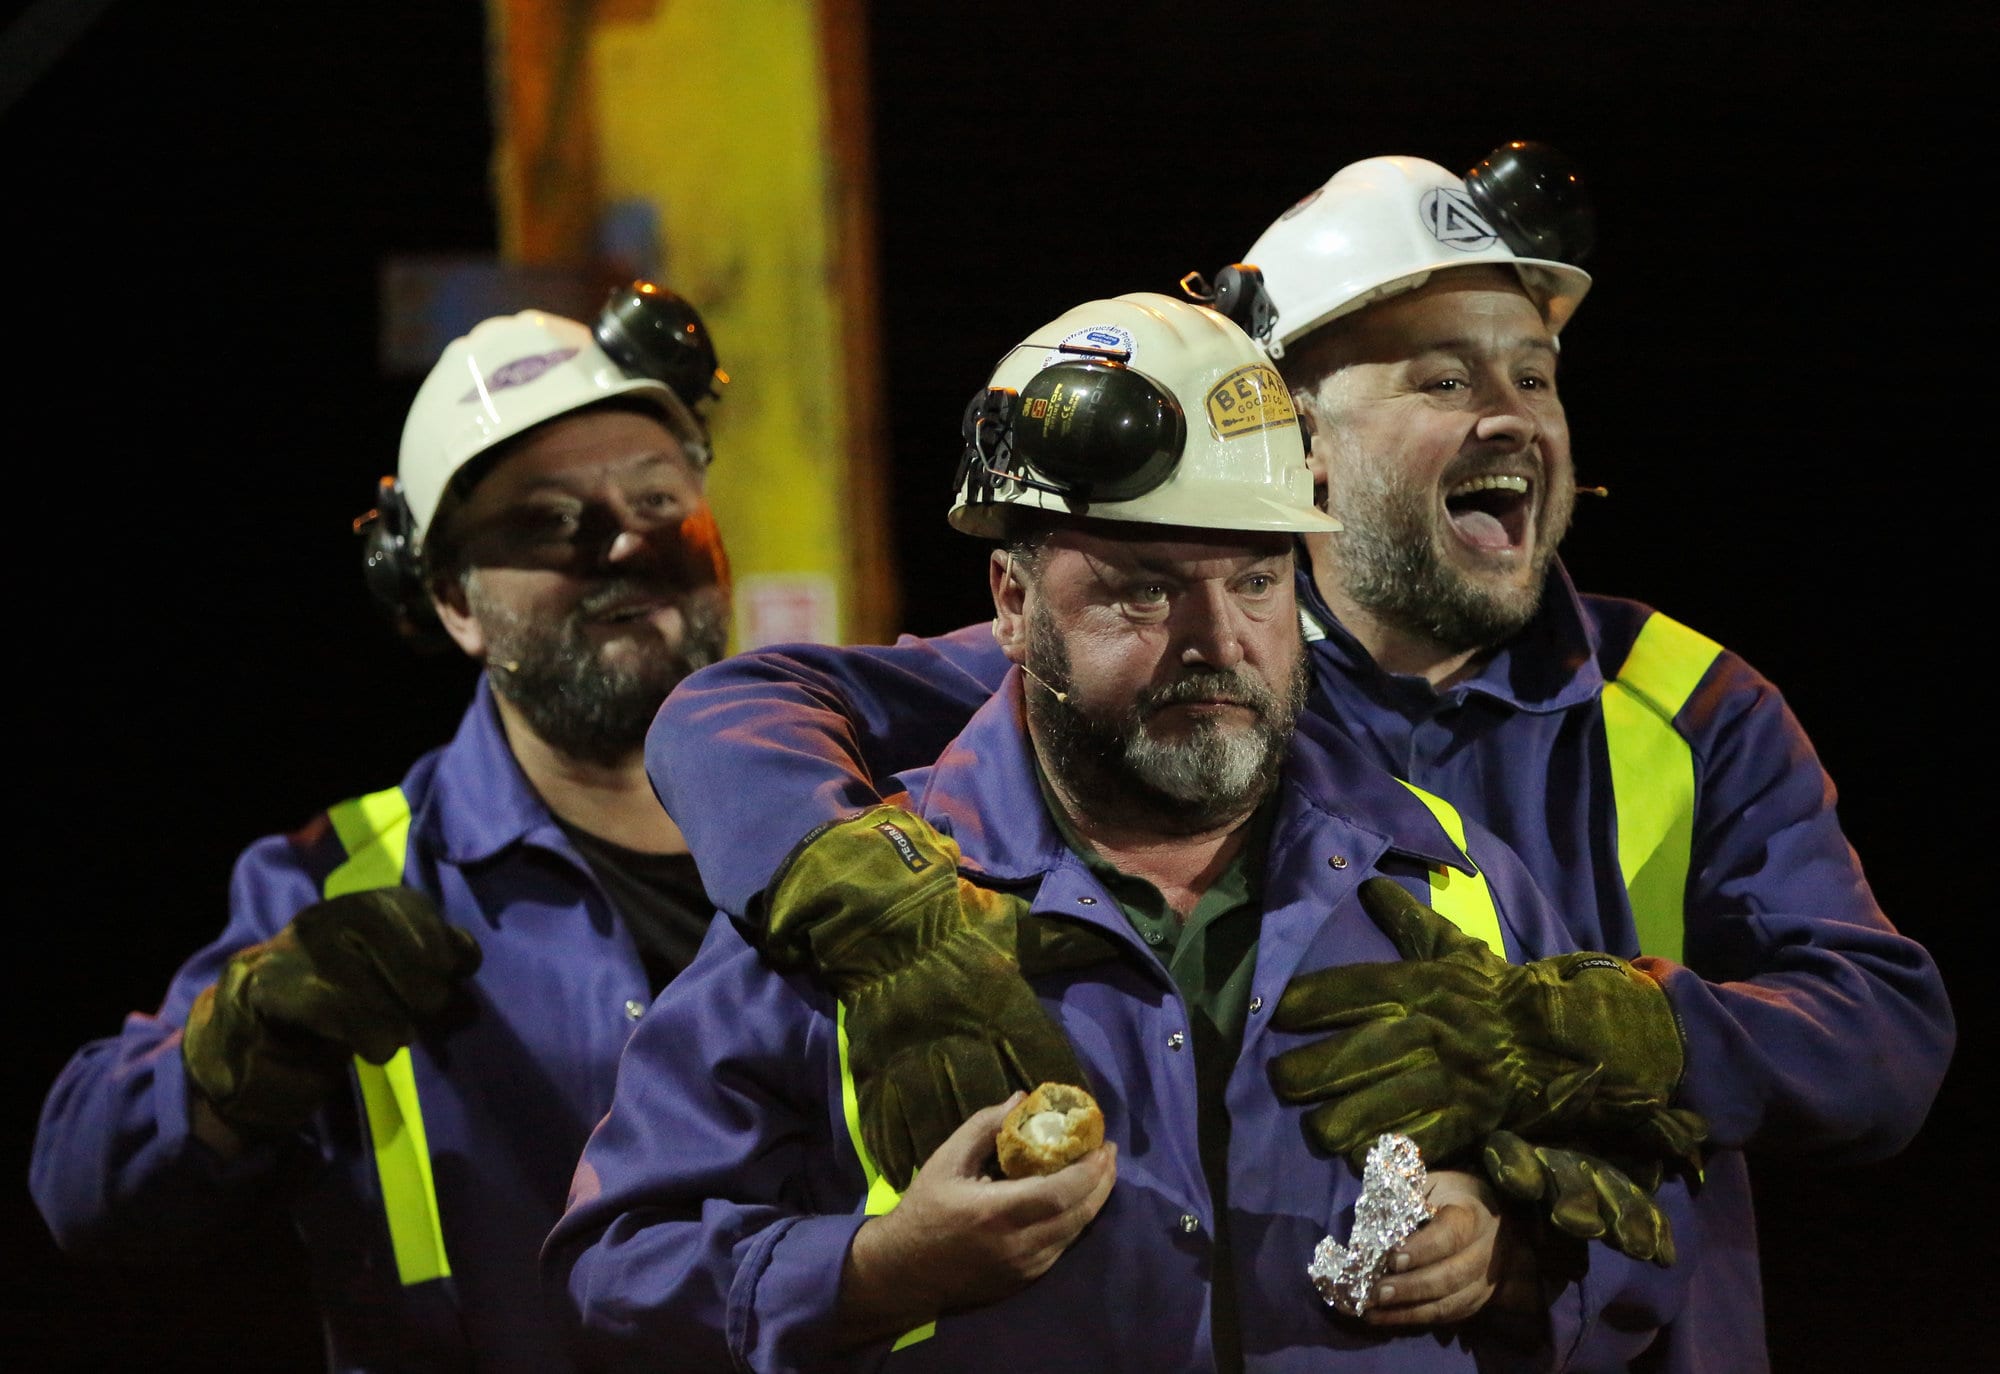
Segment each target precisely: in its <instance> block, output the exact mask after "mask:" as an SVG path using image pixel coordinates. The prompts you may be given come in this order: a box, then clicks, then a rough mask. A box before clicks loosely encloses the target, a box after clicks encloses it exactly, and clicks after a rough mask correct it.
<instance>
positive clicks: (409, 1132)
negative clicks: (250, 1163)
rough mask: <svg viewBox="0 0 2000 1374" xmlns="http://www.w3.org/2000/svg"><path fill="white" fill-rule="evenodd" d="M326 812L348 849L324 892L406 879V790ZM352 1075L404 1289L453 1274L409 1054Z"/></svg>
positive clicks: (363, 1066)
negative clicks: (358, 1088)
mask: <svg viewBox="0 0 2000 1374" xmlns="http://www.w3.org/2000/svg"><path fill="white" fill-rule="evenodd" d="M327 816H328V818H329V819H331V820H332V822H333V831H334V834H336V835H338V836H339V837H340V843H341V847H342V848H344V849H345V850H346V851H347V862H346V863H343V864H342V865H341V866H340V867H338V868H336V869H334V870H333V872H331V873H329V874H328V875H327V878H326V887H325V895H326V896H328V897H339V896H343V895H345V894H347V893H349V892H367V891H370V890H371V889H374V888H378V887H394V886H395V885H396V884H398V883H400V882H402V881H403V856H404V854H405V853H406V852H407V850H408V848H409V842H410V801H409V798H407V797H405V796H404V795H403V789H402V788H400V787H391V788H389V789H388V790H387V791H384V792H373V793H370V794H369V795H368V796H365V797H356V798H354V799H353V800H351V801H344V802H341V803H340V804H339V805H337V806H334V807H331V808H329V809H328V811H327ZM354 1072H355V1074H356V1075H357V1076H359V1078H360V1079H361V1102H362V1105H363V1106H364V1107H365V1108H366V1109H367V1112H368V1135H369V1138H370V1140H371V1141H372V1142H373V1143H374V1146H375V1173H376V1176H377V1177H379V1178H380V1179H381V1180H382V1208H383V1210H384V1211H385V1212H386V1213H387V1214H388V1221H389V1244H390V1247H391V1249H392V1250H393V1251H394V1252H395V1256H396V1275H397V1277H398V1278H400V1279H402V1281H403V1284H404V1286H405V1287H408V1286H409V1285H411V1284H415V1283H425V1282H427V1281H429V1280H431V1279H442V1278H449V1277H450V1276H451V1262H450V1261H449V1260H448V1259H446V1257H445V1252H444V1226H443V1224H442V1222H441V1220H440V1218H439V1216H438V1203H437V1186H436V1184H435V1183H434V1182H433V1180H432V1178H431V1152H430V1144H429V1142H428V1141H427V1140H426V1139H425V1138H424V1113H423V1109H422V1107H421V1106H420V1105H419V1103H418V1102H417V1080H416V1071H415V1069H414V1068H413V1067H412V1065H411V1063H410V1051H409V1050H408V1048H404V1049H400V1050H397V1051H396V1053H395V1056H394V1057H393V1058H391V1059H390V1060H389V1062H388V1063H386V1064H383V1065H380V1066H377V1065H374V1064H370V1063H369V1062H368V1061H367V1060H365V1059H361V1058H358V1057H357V1058H356V1059H355V1061H354Z"/></svg>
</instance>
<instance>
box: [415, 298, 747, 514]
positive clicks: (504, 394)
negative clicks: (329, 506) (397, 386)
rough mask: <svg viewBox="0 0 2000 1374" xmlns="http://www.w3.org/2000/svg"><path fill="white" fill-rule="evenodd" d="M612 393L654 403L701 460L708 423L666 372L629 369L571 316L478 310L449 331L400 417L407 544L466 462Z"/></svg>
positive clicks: (700, 461) (693, 457) (705, 450)
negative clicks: (459, 331)
mask: <svg viewBox="0 0 2000 1374" xmlns="http://www.w3.org/2000/svg"><path fill="white" fill-rule="evenodd" d="M618 396H630V397H633V398H634V399H638V400H643V401H646V402H649V403H651V404H653V405H655V406H657V407H658V408H659V410H660V414H661V417H662V418H663V419H664V420H665V421H666V423H667V427H668V428H669V429H671V430H672V431H673V432H674V434H675V435H676V436H677V437H678V438H679V439H680V441H681V443H682V445H683V446H684V447H685V448H686V449H687V453H688V457H689V458H690V459H691V460H692V461H694V462H695V463H696V464H698V465H706V463H707V462H708V454H709V449H708V435H707V432H706V431H705V430H704V429H703V428H702V425H701V423H700V421H698V420H697V419H696V418H695V417H694V415H693V413H692V412H691V411H689V409H688V407H687V406H686V405H685V404H684V403H683V402H682V401H681V398H680V397H678V396H676V395H675V394H674V392H673V390H672V389H671V388H669V387H668V386H667V384H666V383H665V382H662V381H659V380H657V379H656V378H653V377H650V376H645V375H641V374H639V373H635V372H628V371H626V370H625V369H624V368H623V367H621V366H620V365H619V364H618V362H617V361H616V360H615V359H613V358H612V357H611V356H610V355H609V354H607V353H606V352H605V351H604V349H603V348H602V347H600V346H599V344H598V341H597V339H596V337H595V336H594V335H593V334H592V333H591V331H590V330H589V328H587V327H586V326H584V325H581V324H578V323H577V322H576V321H575V320H570V319H564V318H563V317H562V316H560V315H549V314H544V313H543V312H541V311H539V310H524V311H522V312H521V313H520V314H518V315H497V316H495V317H493V318H492V319H489V320H482V321H480V323H478V324H477V325H474V326H473V328H472V332H471V333H469V334H466V335H464V336H462V337H460V338H456V339H453V340H452V341H451V343H450V344H448V345H446V347H445V350H444V355H443V356H442V357H440V358H439V359H438V361H437V366H435V367H433V368H432V369H431V372H430V375H429V376H428V377H426V378H424V384H423V386H421V387H420V388H418V390H417V398H416V400H415V401H413V402H412V403H411V404H410V414H409V418H408V419H406V420H405V421H404V422H403V444H402V451H401V454H400V455H399V457H398V459H397V463H396V474H397V478H398V480H399V481H400V482H401V484H402V493H403V500H404V501H405V503H406V504H407V506H408V510H409V522H410V523H409V528H408V530H407V531H406V534H407V538H408V541H409V546H410V549H411V550H412V552H414V551H416V550H418V549H420V548H421V547H422V546H423V540H424V534H425V532H426V531H427V530H428V529H429V528H430V524H431V520H432V518H433V517H434V516H435V515H436V514H437V509H438V503H439V502H440V501H441V500H443V499H444V493H445V488H446V486H447V485H448V484H449V483H450V481H451V479H452V477H453V476H454V475H455V474H457V473H458V471H459V470H460V469H462V468H463V467H464V466H465V465H466V464H467V463H469V462H471V461H472V460H473V459H475V458H477V457H478V456H479V455H480V454H482V453H485V452H487V451H488V450H489V449H491V448H493V446H494V445H496V444H499V443H501V442H503V441H505V440H507V439H511V438H513V437H514V436H515V435H517V434H520V433H522V432H523V431H525V430H528V429H532V428H533V427H534V426H536V425H539V424H541V423H542V422H543V421H545V420H553V419H555V418H556V417H557V416H559V415H566V414H568V413H569V412H570V411H573V410H581V409H582V408H583V407H585V406H588V405H595V404H596V403H598V402H600V401H608V400H611V399H612V398H614V397H618Z"/></svg>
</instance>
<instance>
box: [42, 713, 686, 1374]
mask: <svg viewBox="0 0 2000 1374" xmlns="http://www.w3.org/2000/svg"><path fill="white" fill-rule="evenodd" d="M402 787H403V791H404V793H405V794H406V795H407V797H408V798H409V802H410V806H411V813H412V814H411V820H410V832H409V843H408V850H407V862H406V865H405V871H404V872H405V879H406V881H407V882H409V883H410V884H411V885H412V886H413V887H417V888H420V889H422V890H423V891H425V892H428V893H429V894H431V896H433V897H434V898H436V900H437V902H438V904H439V907H440V909H441V910H442V911H443V913H444V915H445V919H446V920H448V921H450V922H452V923H453V924H454V925H458V926H461V927H463V928H464V929H466V930H469V931H471V932H472V934H473V935H474V936H475V937H476V938H477V939H478V940H479V944H480V948H481V950H482V951H483V953H484V961H483V962H482V963H481V965H480V968H479V972H478V973H477V974H476V975H474V977H473V978H472V979H471V980H470V982H469V983H468V985H467V988H468V993H469V996H468V1000H467V1004H466V1005H465V1006H464V1007H463V1008H462V1009H460V1015H459V1016H458V1017H457V1018H456V1019H455V1020H454V1021H453V1024H451V1025H450V1026H449V1027H448V1028H442V1029H441V1028H435V1027H433V1028H431V1029H426V1030H424V1031H423V1032H422V1033H421V1034H420V1035H419V1036H418V1038H417V1040H416V1043H415V1044H414V1045H413V1046H412V1047H411V1055H412V1062H413V1067H414V1070H415V1076H416V1084H417V1092H418V1100H419V1102H420V1104H421V1107H422V1112H423V1121H424V1126H425V1130H426V1132H427V1134H428V1137H429V1147H430V1150H429V1153H430V1158H431V1165H432V1169H433V1174H434V1179H435V1187H436V1194H437V1199H438V1208H439V1212H440V1217H441V1222H442V1231H443V1235H444V1244H445V1251H446V1255H447V1258H448V1260H449V1262H450V1267H451V1275H450V1277H449V1278H444V1279H435V1280H430V1281H428V1282H423V1283H418V1284H414V1285H411V1286H408V1287H405V1286H404V1285H403V1284H402V1283H401V1282H400V1281H399V1279H398V1276H397V1271H396V1266H395V1264H394V1261H393V1259H392V1256H391V1250H390V1241H389V1233H388V1229H387V1222H386V1219H385V1216H384V1210H383V1202H382V1189H381V1185H380V1182H379V1180H378V1176H377V1172H376V1166H375V1161H374V1157H373V1154H372V1152H371V1150H370V1148H369V1143H368V1132H367V1128H366V1125H365V1124H364V1121H363V1118H362V1114H361V1107H360V1105H359V1101H358V1097H357V1098H353V1099H350V1098H342V1099H341V1100H339V1101H336V1102H334V1103H332V1104H331V1105H329V1106H328V1107H327V1108H326V1109H324V1110H322V1111H321V1112H320V1113H319V1115H318V1116H317V1117H316V1118H315V1119H314V1120H313V1122H312V1123H311V1124H310V1125H309V1126H308V1127H307V1128H306V1129H304V1130H303V1131H301V1132H300V1133H299V1135H298V1137H297V1139H296V1140H294V1141H291V1142H288V1143H287V1144H286V1145H284V1146H283V1147H273V1146H260V1147H257V1148H255V1149H253V1150H251V1151H250V1152H249V1153H248V1154H246V1155H244V1156H242V1157H241V1158H238V1159H236V1160H234V1161H231V1162H227V1163H225V1162H224V1161H223V1160H222V1159H221V1158H220V1157H219V1156H217V1155H216V1154H215V1153H214V1152H212V1151H211V1150H209V1149H208V1147H207V1146H205V1145H203V1144H202V1143H201V1142H200V1141H198V1140H196V1139H195V1138H194V1137H193V1135H192V1134H191V1133H190V1130H189V1124H188V1091H189V1089H188V1082H187V1076H186V1073H185V1071H184V1070H183V1068H182V1064H181V1052H180V1041H181V1028H182V1026H183V1024H184V1023H185V1021H186V1019H187V1013H188V1007H189V1005H190V1004H191V1003H192V1002H193V1001H194V998H195V995H196V994H197V993H199V992H200V991H201V990H202V989H203V988H205V987H207V986H208V985H209V984H210V983H213V982H214V981H215V979H216V976H217V974H218V973H219V972H220V970H221V968H222V965H223V963H224V961H225V960H227V959H228V958H229V956H230V955H232V954H234V953H235V952H236V951H238V950H240V949H242V948H244V947H245V946H247V945H251V944H255V943H258V942H260V941H263V940H266V939H269V938H270V937H271V936H272V935H274V934H276V933H277V931H278V930H279V929H280V928H281V927H283V926H284V925H285V924H286V923H287V922H288V921H290V920H291V918H292V917H293V916H294V915H296V914H297V913H298V912H299V911H300V910H301V909H302V908H304V907H306V906H308V905H310V904H312V903H313V902H316V901H318V900H319V899H320V896H321V891H322V885H323V884H324V882H325V880H326V877H327V875H328V874H329V873H330V872H332V870H333V869H334V868H335V867H337V866H338V865H339V864H340V863H341V862H342V861H343V860H344V859H345V858H346V853H345V851H344V849H343V848H342V846H341V845H340V843H339V841H338V839H337V838H336V836H335V835H334V833H333V830H332V827H331V825H330V824H329V823H328V820H327V817H326V816H325V815H324V814H322V815H321V816H319V817H318V818H316V819H315V820H314V821H313V822H312V823H311V824H309V825H307V826H306V827H305V828H304V829H302V830H300V831H298V832H297V833H295V834H292V835H282V836H271V837H268V838H266V839H262V840H259V841H258V842H257V843H256V844H254V845H252V846H251V847H250V848H249V849H248V850H247V851H246V852H245V853H244V855H243V856H242V858H241V859H240V860H239V861H238V863H237V866H236V873H235V878H234V882H233V883H232V886H231V889H230V918H229V924H228V927H227V928H226V929H225V930H224V931H223V932H222V934H221V935H220V936H219V937H218V938H217V939H216V940H215V942H214V943H212V944H210V945H209V946H207V947H206V948H205V949H203V950H201V951H200V952H199V953H198V954H196V955H195V956H194V957H193V958H192V959H190V960H189V961H188V962H187V963H186V964H185V965H183V966H182V967H181V969H180V971H179V972H178V973H177V974H175V976H174V980H173V982H172V984H171V986H170V987H169V988H168V990H167V996H166V1000H165V1002H164V1003H163V1004H162V1005H161V1007H160V1010H159V1011H158V1012H156V1013H154V1014H152V1015H146V1014H143V1013H137V1012H135V1013H133V1014H132V1015H130V1016H128V1017H127V1018H126V1020H125V1026H124V1029H123V1030H122V1031H121V1032H120V1033H119V1034H118V1035H116V1036H114V1037H112V1038H110V1039H106V1040H99V1041H96V1042H93V1043H92V1044H89V1045H86V1046H85V1047H84V1048H83V1049H82V1050H80V1051H79V1052H78V1053H77V1055H76V1056H75V1057H74V1058H73V1059H72V1060H71V1061H70V1063H69V1064H68V1066H67V1067H66V1068H65V1069H64V1070H63V1072H62V1075H61V1076H60V1077H59V1078H58V1079H57V1081H56V1084H55V1087H54V1089H53V1090H52V1091H51V1092H50V1094H49V1097H48V1101H47V1103H46V1105H45V1106H44V1108H43V1112H42V1120H41V1127H40V1130H39V1132H38V1133H37V1135H36V1137H35V1148H34V1159H33V1165H32V1170H31V1183H32V1186H33V1190H34V1195H35V1200H36V1202H37V1204H39V1206H40V1207H41V1210H42V1215H43V1216H44V1217H45V1218H47V1220H48V1223H49V1226H50V1228H51V1229H52V1230H53V1231H54V1233H55V1236H56V1239H57V1241H58V1243H60V1244H61V1245H62V1247H63V1248H64V1249H65V1250H67V1251H70V1252H72V1253H75V1254H78V1255H80V1256H85V1257H89V1256H92V1255H97V1256H103V1257H106V1258H112V1259H124V1260H144V1259H147V1258H150V1257H154V1256H158V1257H161V1258H172V1257H173V1256H174V1255H175V1254H176V1253H178V1252H179V1251H180V1250H181V1248H182V1247H183V1246H184V1245H185V1242H186V1241H187V1240H188V1238H190V1237H194V1236H199V1235H201V1234H203V1233H212V1232H223V1231H226V1230H228V1229H229V1228H230V1227H232V1226H233V1225H235V1223H236V1220H237V1218H238V1217H240V1216H241V1215H243V1214H244V1213H245V1212H247V1211H249V1210H250V1209H252V1208H259V1207H266V1206H285V1207H288V1208H289V1209H290V1211H291V1214H292V1216H293V1219H294V1221H295V1223H296V1225H297V1227H298V1229H299V1232H300V1234H301V1235H302V1236H303V1238H304V1241H305V1246H306V1249H307V1252H308V1255H309V1259H310V1263H311V1266H312V1274H313V1285H314V1290H315V1297H316V1300H317V1302H318V1304H319V1307H320V1310H321V1314H322V1319H323V1321H324V1325H325V1331H326V1340H327V1351H328V1363H329V1366H330V1367H331V1368H332V1369H334V1370H339V1371H347V1370H417V1369H470V1368H475V1367H476V1368H478V1369H480V1370H498V1371H509V1370H519V1371H522V1374H527V1372H528V1371H549V1370H562V1369H566V1368H568V1365H567V1362H566V1360H565V1358H564V1356H563V1354H562V1351H561V1349H560V1347H559V1345H558V1344H557V1342H556V1339H555V1335H554V1330H553V1328H552V1326H551V1324H550V1322H549V1321H548V1320H547V1318H546V1317H545V1315H544V1307H543V1304H542V1301H541V1293H540V1288H539V1283H538V1280H537V1275H536V1267H535V1259H536V1255H537V1253H538V1251H539V1250H540V1247H541V1242H542V1239H543V1237H544V1236H546V1234H547V1233H548V1230H549V1228H550V1227H551V1226H553V1225H554V1224H555V1220H556V1218H557V1216H559V1215H560V1214H561V1211H562V1204H563V1198H564V1194H565V1192H566V1190H567V1188H568V1185H569V1179H570V1175H571V1173H572V1171H573V1170H574V1168H575V1164H576V1157H577V1155H578V1153H579V1152H580V1151H581V1150H582V1148H583V1142H584V1139H585V1137H586V1136H587V1135H588V1133H589V1131H590V1128H591V1126H592V1125H594V1124H595V1123H596V1121H597V1119H598V1118H599V1117H600V1116H602V1115H603V1114H604V1110H605V1108H606V1107H607V1106H609V1105H610V1101H611V1086H612V1081H613V1076H614V1073H615V1070H616V1066H617V1060H618V1054H619V1052H620V1051H621V1050H622V1049H623V1048H624V1047H625V1042H626V1040H627V1039H628V1038H629V1036H630V1035H631V1032H632V1028H633V1025H634V1023H635V1022H636V1020H637V1018H638V1016H639V1014H640V1013H641V1012H642V1011H643V1010H644V1009H645V1006H646V1004H647V1003H648V1002H649V1001H650V1000H651V997H652V994H651V990H650V988H649V987H648V984H647V980H646V974H645V970H644V968H643V967H642V965H641V963H640V960H639V955H638V952H637V950H636V949H635V948H634V946H633V944H632V941H631V939H630V937H629V936H628V935H627V934H626V931H625V928H624V925H623V924H622V923H621V922H620V921H619V920H618V919H616V917H615V915H614V911H613V907H612V905H611V903H610V902H609V900H608V899H607V898H606V897H605V896H604V894H603V893H602V892H601V891H600V890H599V888H598V885H597V883H596V881H595V879H594V878H593V877H592V876H591V874H590V872H589V870H588V868H587V867H586V866H585V864H584V863H583V861H582V860H581V859H580V858H579V857H578V855H577V854H576V852H575V850H574V849H573V848H572V847H571V845H570V843H569V841H568V839H567V838H566V837H565V836H564V835H563V833H562V831H561V830H560V829H559V828H558V827H557V825H556V823H555V821H554V819H553V818H552V817H551V816H550V815H549V813H548V810H547V808H545V807H544V806H543V805H542V803H541V801H540V800H539V799H538V798H537V797H536V795H535V793H534V791H533V790H532V789H531V788H530V786H529V784H528V782H527V779H526V778H525V777H524V776H523V775H522V773H521V771H520V767H519V765H518V764H516V763H515V761H514V756H513V754H512V752H511V751H510V750H509V749H508V747H507V741H506V738H505V736H504V735H503V734H502V731H501V728H500V722H499V718H498V716H497V713H496V712H495V710H494V706H493V703H492V700H491V698H490V697H489V696H488V694H487V689H486V686H485V684H484V682H482V683H481V684H480V687H479V691H478V695H477V697H476V699H475V700H474V701H473V703H472V706H471V708H470V709H469V710H468V711H467V712H466V715H465V719H464V722H463V723H462V724H461V725H460V727H459V731H458V735H457V737H456V738H455V739H454V740H453V741H452V742H451V743H450V744H449V745H447V746H446V747H444V748H442V749H439V750H435V751H433V752H431V753H429V754H427V755H425V756H424V757H423V758H422V759H420V760H418V762H417V764H416V766H415V767H413V768H412V769H411V770H410V772H409V775H408V776H407V777H405V778H404V779H403V783H402ZM357 1093H358V1089H357Z"/></svg>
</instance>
